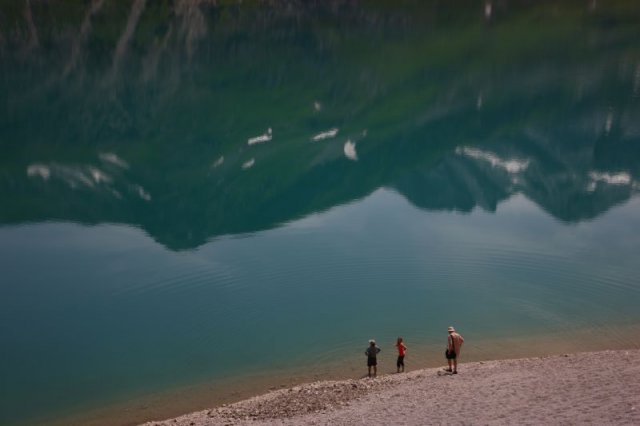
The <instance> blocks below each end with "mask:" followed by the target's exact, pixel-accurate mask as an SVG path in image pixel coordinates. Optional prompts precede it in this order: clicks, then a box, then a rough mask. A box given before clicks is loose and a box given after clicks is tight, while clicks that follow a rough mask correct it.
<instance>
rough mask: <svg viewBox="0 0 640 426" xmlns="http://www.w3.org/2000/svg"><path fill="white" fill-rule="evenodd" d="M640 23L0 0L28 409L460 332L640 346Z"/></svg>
mask: <svg viewBox="0 0 640 426" xmlns="http://www.w3.org/2000/svg"><path fill="white" fill-rule="evenodd" d="M639 39H640V9H639V8H638V7H637V6H636V5H635V4H634V2H625V1H618V2H607V4H606V5H604V4H602V3H601V2H568V3H565V4H562V5H557V4H555V3H552V2H549V3H545V2H543V3H538V4H536V5H528V4H526V2H522V3H521V2H503V3H500V4H492V3H491V2H486V3H485V2H471V1H470V2H468V3H467V4H465V7H462V6H460V5H456V6H453V5H448V4H442V3H440V2H424V1H423V2H418V1H416V2H411V1H408V2H403V3H401V4H396V5H391V4H390V3H387V2H370V3H367V4H357V3H353V2H342V1H332V2H326V3H323V4H321V5H310V4H306V3H304V2H282V3H276V4H273V5H265V4H263V3H259V2H255V3H254V2H245V4H243V5H236V4H235V3H233V4H232V3H226V2H219V4H217V5H215V4H213V3H209V2H176V3H175V4H174V3H171V2H145V1H141V0H136V1H133V2H116V1H109V0H105V1H91V2H56V1H52V2H46V3H45V2H42V3H40V2H14V3H12V4H11V5H3V6H1V7H0V58H1V61H0V73H1V74H0V93H2V96H1V97H0V99H1V102H0V147H1V148H2V156H1V157H0V200H1V202H0V271H1V279H0V347H1V348H2V351H1V353H0V357H1V358H0V360H1V362H0V377H2V380H1V381H0V413H1V414H0V415H1V416H2V417H0V421H1V423H3V424H13V423H21V422H24V423H31V422H33V421H35V420H34V419H35V418H37V419H45V420H38V421H42V422H43V423H47V422H53V421H55V420H57V419H60V418H62V417H63V416H66V415H73V414H78V413H83V412H86V411H88V410H91V409H93V408H96V407H103V406H106V405H109V404H117V403H120V402H123V401H127V400H130V399H135V398H144V397H146V396H148V395H153V394H156V393H159V392H165V391H171V389H174V388H178V387H181V386H188V385H190V384H201V383H207V384H209V385H210V386H211V387H214V388H215V387H216V386H221V384H222V383H225V384H227V383H229V381H232V380H234V378H239V377H245V378H246V377H252V375H258V374H262V373H264V372H265V371H278V372H279V374H284V375H285V376H286V374H287V371H291V374H294V371H299V370H300V369H304V370H306V371H314V370H320V369H323V370H324V369H326V368H329V369H332V368H334V369H335V372H336V374H338V372H340V374H344V371H343V370H340V369H339V368H338V367H336V366H335V363H336V361H339V360H340V359H344V361H345V363H347V364H350V363H352V362H354V361H353V360H356V361H355V362H358V361H359V360H360V358H361V357H363V355H362V351H363V350H364V347H363V346H366V342H367V340H368V339H369V338H372V337H373V338H376V339H377V340H378V341H379V342H380V344H381V345H382V347H383V353H389V352H391V351H392V347H391V342H393V341H394V339H395V337H397V336H398V335H403V336H404V337H405V339H406V340H407V343H409V346H410V348H411V347H414V348H415V347H439V346H438V345H440V346H442V342H443V341H444V339H445V335H446V333H445V331H446V327H447V326H448V325H450V324H453V325H455V326H456V327H457V328H458V329H459V330H460V331H461V333H462V334H463V335H465V338H466V339H467V343H468V346H467V352H466V355H467V356H468V357H469V358H473V357H474V351H475V352H476V354H475V356H476V357H478V356H479V355H478V354H479V353H482V354H483V356H486V355H489V356H490V355H491V354H492V349H491V345H492V344H493V343H492V342H496V341H500V340H505V341H506V340H509V339H515V338H523V336H524V337H525V338H524V339H523V340H522V341H520V343H519V345H520V346H519V347H518V348H513V349H512V352H511V353H513V354H514V355H516V354H521V353H523V352H524V353H526V352H527V348H528V347H527V345H528V344H529V345H530V346H529V348H530V349H531V351H532V352H534V351H535V352H536V353H539V352H543V353H545V352H547V353H553V352H554V351H555V349H554V348H553V347H549V348H545V349H542V350H541V349H540V348H539V347H535V343H534V341H533V340H531V343H527V339H526V336H536V337H537V338H539V337H540V336H542V337H544V336H553V337H554V338H556V339H558V338H559V339H560V340H561V341H567V342H570V343H571V346H572V347H573V348H575V349H576V350H580V349H590V348H592V347H593V346H594V345H595V347H601V348H607V347H638V346H640V336H638V335H637V334H634V333H628V332H624V330H629V329H633V327H637V325H638V324H640V313H638V312H640V311H638V309H637V306H638V305H639V303H640V281H639V280H638V276H640V265H639V264H638V262H637V259H638V255H639V254H640V234H638V232H637V231H636V230H637V229H639V227H640V214H639V213H640V198H638V197H637V195H638V193H639V189H640V184H639V179H640V178H639V176H640V47H639V46H638V44H637V40H639ZM269 129H270V131H269ZM585 335H588V336H593V339H592V341H591V342H587V341H583V340H581V339H582V338H584V336H585ZM577 336H580V338H578V337H577ZM594 342H595V343H594ZM412 345H413V346H412ZM414 353H415V352H414ZM500 353H501V354H504V351H503V350H502V349H501V352H500ZM410 355H411V352H410ZM440 355H441V354H439V353H438V354H433V355H432V354H427V353H423V354H422V355H420V356H423V357H424V358H430V357H436V358H437V357H439V356H440ZM414 356H417V355H414ZM328 366H329V367H328ZM283 372H284V373H283ZM356 376H357V374H356ZM176 404H180V402H179V401H176ZM27 413H29V414H27ZM29 416H33V418H31V417H29ZM149 416H150V417H153V415H152V414H150V415H149ZM109 422H110V423H118V418H117V417H115V418H113V419H109ZM122 422H123V423H124V422H125V421H124V420H123V421H122Z"/></svg>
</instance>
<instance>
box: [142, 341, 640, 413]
mask: <svg viewBox="0 0 640 426" xmlns="http://www.w3.org/2000/svg"><path fill="white" fill-rule="evenodd" d="M231 424H233V425H238V424H265V425H307V424H311V425H329V424H331V425H336V424H338V425H356V424H358V425H360V424H396V425H403V424H404V425H417V424H498V425H499V424H620V425H637V424H640V350H638V349H634V350H617V351H600V352H584V353H576V354H566V355H559V356H549V357H538V358H526V359H514V360H501V361H483V362H470V363H462V364H461V365H460V366H459V374H457V375H452V374H449V373H447V372H445V371H444V370H443V369H442V368H428V369H421V370H415V371H411V372H408V373H401V374H390V375H384V376H379V377H377V378H374V379H369V378H362V379H353V380H341V381H321V382H314V383H308V384H304V385H301V386H295V387H293V388H289V389H280V390H276V391H272V392H269V393H267V394H264V395H260V396H257V397H254V398H250V399H247V400H244V401H240V402H238V403H235V404H230V405H225V406H222V407H217V408H213V409H209V410H204V411H199V412H195V413H191V414H187V415H184V416H180V417H177V418H174V419H168V420H162V421H152V422H148V423H145V424H144V425H145V426H151V425H158V426H160V425H163V426H164V425H167V426H168V425H189V426H198V425H231Z"/></svg>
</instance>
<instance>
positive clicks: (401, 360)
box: [396, 337, 407, 373]
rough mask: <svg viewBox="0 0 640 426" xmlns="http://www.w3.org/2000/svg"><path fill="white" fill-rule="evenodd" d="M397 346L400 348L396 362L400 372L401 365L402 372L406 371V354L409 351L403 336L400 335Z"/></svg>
mask: <svg viewBox="0 0 640 426" xmlns="http://www.w3.org/2000/svg"><path fill="white" fill-rule="evenodd" d="M396 348H398V361H397V362H396V366H397V367H398V373H399V372H400V367H402V372H403V373H404V354H405V353H406V352H407V347H406V346H405V345H404V341H403V339H402V337H398V341H397V342H396Z"/></svg>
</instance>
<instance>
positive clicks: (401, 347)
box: [396, 343, 407, 356]
mask: <svg viewBox="0 0 640 426" xmlns="http://www.w3.org/2000/svg"><path fill="white" fill-rule="evenodd" d="M396 346H397V347H398V356H404V353H405V351H406V350H407V347H406V346H405V345H404V343H398V344H396Z"/></svg>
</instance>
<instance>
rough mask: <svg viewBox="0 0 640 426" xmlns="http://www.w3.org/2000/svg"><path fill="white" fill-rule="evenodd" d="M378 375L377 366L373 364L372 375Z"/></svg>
mask: <svg viewBox="0 0 640 426" xmlns="http://www.w3.org/2000/svg"><path fill="white" fill-rule="evenodd" d="M377 376H378V367H377V366H375V365H374V366H373V377H377Z"/></svg>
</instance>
